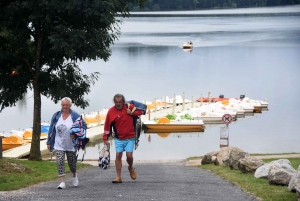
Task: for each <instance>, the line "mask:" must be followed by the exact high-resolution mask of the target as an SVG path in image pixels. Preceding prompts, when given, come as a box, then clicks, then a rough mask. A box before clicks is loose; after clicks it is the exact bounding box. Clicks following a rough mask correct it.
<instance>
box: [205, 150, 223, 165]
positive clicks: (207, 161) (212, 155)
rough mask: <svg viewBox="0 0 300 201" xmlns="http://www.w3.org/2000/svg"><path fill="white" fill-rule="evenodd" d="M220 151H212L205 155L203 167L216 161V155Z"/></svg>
mask: <svg viewBox="0 0 300 201" xmlns="http://www.w3.org/2000/svg"><path fill="white" fill-rule="evenodd" d="M218 153H219V151H212V152H209V153H207V154H205V155H204V157H203V159H202V160H201V165H205V164H212V163H214V162H215V160H216V155H217V154H218Z"/></svg>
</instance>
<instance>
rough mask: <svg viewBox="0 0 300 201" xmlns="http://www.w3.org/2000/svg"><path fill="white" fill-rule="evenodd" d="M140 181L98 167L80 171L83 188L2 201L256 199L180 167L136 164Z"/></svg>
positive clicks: (44, 186) (49, 185) (48, 188)
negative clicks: (116, 180)
mask: <svg viewBox="0 0 300 201" xmlns="http://www.w3.org/2000/svg"><path fill="white" fill-rule="evenodd" d="M135 167H136V171H137V175H138V177H137V179H136V180H134V181H133V180H131V178H130V176H129V172H128V170H127V166H125V165H124V166H123V169H122V177H123V178H122V179H123V183H122V184H113V183H112V182H111V181H112V180H113V179H114V178H115V167H114V166H111V167H110V169H107V170H102V169H100V168H99V167H97V166H92V167H88V168H84V169H81V170H79V171H78V177H79V186H78V187H73V186H71V177H70V176H68V177H67V178H66V184H67V188H66V189H63V190H58V189H56V187H57V186H58V184H59V179H57V180H55V181H49V182H44V183H40V184H37V185H33V186H31V187H29V188H25V189H21V190H17V191H10V192H0V200H24V201H27V200H32V201H38V200H41V201H55V200H56V201H69V200H80V201H82V200H91V201H93V200H97V201H99V200H100V201H115V200H120V201H127V200H128V201H135V200H136V201H144V200H145V201H147V200H149V201H152V200H154V201H168V200H170V201H173V200H174V201H177V200H178V201H198V200H199V201H206V200H207V201H214V200H216V201H220V200H222V201H227V200H228V201H241V200H243V201H250V200H256V198H254V197H252V196H250V195H248V194H247V193H245V192H243V191H242V190H241V189H240V188H239V187H238V186H236V185H233V184H232V183H230V182H228V181H226V180H224V179H221V178H220V177H218V176H216V175H214V174H213V173H211V172H209V171H206V170H203V169H200V168H197V167H189V166H184V165H178V164H157V163H148V164H136V165H135Z"/></svg>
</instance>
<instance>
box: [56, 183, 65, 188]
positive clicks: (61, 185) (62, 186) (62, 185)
mask: <svg viewBox="0 0 300 201" xmlns="http://www.w3.org/2000/svg"><path fill="white" fill-rule="evenodd" d="M63 188H66V184H65V183H64V182H61V183H60V184H59V186H58V187H57V189H63Z"/></svg>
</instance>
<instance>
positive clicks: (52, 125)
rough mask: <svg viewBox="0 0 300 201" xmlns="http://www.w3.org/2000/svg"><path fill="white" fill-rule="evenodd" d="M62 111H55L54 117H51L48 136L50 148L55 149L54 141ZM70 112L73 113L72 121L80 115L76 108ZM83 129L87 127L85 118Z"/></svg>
mask: <svg viewBox="0 0 300 201" xmlns="http://www.w3.org/2000/svg"><path fill="white" fill-rule="evenodd" d="M61 113H62V111H58V112H55V113H54V115H53V117H52V119H51V123H50V127H49V132H48V138H47V145H49V144H50V149H53V147H54V142H55V135H56V129H55V126H56V123H57V121H58V119H59V118H60V116H61ZM70 113H71V117H72V121H73V123H74V122H75V121H76V119H77V118H78V117H80V114H78V113H77V112H75V111H74V110H71V109H70ZM83 129H85V130H86V129H87V124H86V122H85V121H84V119H83Z"/></svg>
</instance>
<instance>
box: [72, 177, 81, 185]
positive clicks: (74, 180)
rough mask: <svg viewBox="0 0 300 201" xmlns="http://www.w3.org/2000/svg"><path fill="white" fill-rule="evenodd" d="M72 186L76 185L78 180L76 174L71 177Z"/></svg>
mask: <svg viewBox="0 0 300 201" xmlns="http://www.w3.org/2000/svg"><path fill="white" fill-rule="evenodd" d="M72 180H73V186H78V184H79V182H78V177H77V175H76V177H73V179H72Z"/></svg>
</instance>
